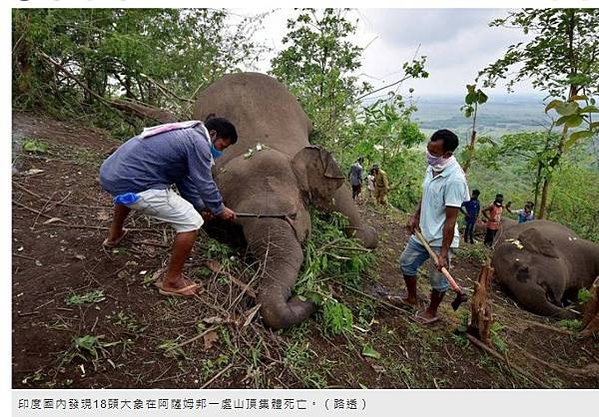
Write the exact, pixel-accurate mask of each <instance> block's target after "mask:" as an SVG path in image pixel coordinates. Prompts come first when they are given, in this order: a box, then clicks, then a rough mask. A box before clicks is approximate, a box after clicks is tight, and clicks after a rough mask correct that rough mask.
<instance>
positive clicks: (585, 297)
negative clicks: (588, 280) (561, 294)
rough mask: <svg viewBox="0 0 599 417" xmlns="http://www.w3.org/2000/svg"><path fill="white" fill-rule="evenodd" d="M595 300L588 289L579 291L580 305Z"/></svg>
mask: <svg viewBox="0 0 599 417" xmlns="http://www.w3.org/2000/svg"><path fill="white" fill-rule="evenodd" d="M592 298H593V294H592V293H591V292H590V291H589V290H587V289H586V288H581V289H579V290H578V294H577V299H578V301H579V302H580V303H582V304H585V303H587V302H588V301H590V300H591V299H592Z"/></svg>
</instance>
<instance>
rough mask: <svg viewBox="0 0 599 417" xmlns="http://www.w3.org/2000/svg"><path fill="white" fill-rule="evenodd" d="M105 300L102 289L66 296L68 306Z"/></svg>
mask: <svg viewBox="0 0 599 417" xmlns="http://www.w3.org/2000/svg"><path fill="white" fill-rule="evenodd" d="M104 300H106V297H105V296H104V291H103V290H94V291H91V292H88V293H85V294H81V295H78V294H72V295H70V296H68V297H67V299H66V303H67V305H68V306H79V305H82V304H92V303H99V302H102V301H104Z"/></svg>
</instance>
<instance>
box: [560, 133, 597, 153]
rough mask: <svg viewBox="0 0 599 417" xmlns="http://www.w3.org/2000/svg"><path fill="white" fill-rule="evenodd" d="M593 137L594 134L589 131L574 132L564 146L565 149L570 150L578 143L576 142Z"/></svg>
mask: <svg viewBox="0 0 599 417" xmlns="http://www.w3.org/2000/svg"><path fill="white" fill-rule="evenodd" d="M592 136H593V132H591V131H589V130H581V131H579V132H574V133H572V134H571V135H570V137H569V138H568V140H567V141H566V143H565V144H564V148H565V149H566V150H568V149H570V147H572V145H574V144H575V143H576V141H578V140H580V139H585V138H590V137H592Z"/></svg>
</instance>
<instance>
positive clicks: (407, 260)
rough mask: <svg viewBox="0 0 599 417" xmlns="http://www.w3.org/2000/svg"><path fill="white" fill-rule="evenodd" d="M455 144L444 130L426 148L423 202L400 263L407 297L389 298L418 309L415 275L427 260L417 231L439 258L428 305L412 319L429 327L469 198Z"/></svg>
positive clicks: (443, 289)
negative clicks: (461, 217)
mask: <svg viewBox="0 0 599 417" xmlns="http://www.w3.org/2000/svg"><path fill="white" fill-rule="evenodd" d="M458 144H459V140H458V137H457V136H456V135H455V134H454V133H453V132H451V131H449V130H446V129H443V130H438V131H437V132H435V133H433V135H432V136H431V138H430V141H429V143H428V144H427V151H426V155H427V161H428V165H429V166H428V168H427V170H426V175H425V178H424V182H423V185H422V198H421V200H420V203H418V208H417V209H416V213H414V215H413V216H412V217H411V219H410V224H409V228H410V232H411V233H412V235H411V236H410V239H409V241H408V244H407V246H406V248H405V250H404V251H403V253H402V254H401V257H400V260H399V263H400V269H401V272H402V274H403V277H404V281H405V283H406V288H407V294H406V295H403V296H392V297H389V300H390V301H391V302H395V303H400V304H404V305H408V306H412V307H417V306H418V290H417V283H416V273H417V270H418V268H420V266H421V265H422V264H423V263H424V262H425V261H426V260H427V259H429V257H430V255H429V253H428V251H427V248H426V247H425V244H426V243H425V244H423V243H421V242H420V240H419V239H418V238H417V236H416V235H415V232H416V231H419V232H421V234H422V235H421V236H422V237H423V238H424V239H426V242H427V243H428V244H429V245H430V247H431V248H432V250H433V251H434V252H435V253H436V254H437V255H438V256H437V258H438V262H437V265H436V268H434V267H433V268H432V270H431V271H429V281H430V284H431V287H432V292H431V298H430V304H429V306H428V308H427V309H426V310H425V311H423V312H417V313H416V314H415V315H414V317H413V319H414V320H415V321H417V322H418V323H421V324H432V323H434V322H436V321H438V320H439V318H438V316H437V309H438V307H439V304H440V303H441V301H442V300H443V296H444V295H445V292H446V291H447V289H448V288H449V284H448V282H447V279H446V278H445V276H444V275H443V273H442V272H441V270H442V269H443V268H449V265H450V261H451V258H452V256H453V250H454V249H456V248H457V247H458V246H459V243H460V235H459V231H458V227H457V224H456V220H457V217H458V213H459V212H460V207H461V206H462V203H463V202H464V201H467V200H468V199H469V198H470V195H469V191H468V184H467V182H466V177H465V175H464V171H462V168H461V167H460V165H459V163H458V161H457V160H456V158H455V156H453V153H454V151H455V150H456V148H457V147H458Z"/></svg>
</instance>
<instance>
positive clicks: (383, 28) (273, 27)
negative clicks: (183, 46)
mask: <svg viewBox="0 0 599 417" xmlns="http://www.w3.org/2000/svg"><path fill="white" fill-rule="evenodd" d="M246 13H247V12H246ZM252 13H255V11H252ZM297 13H298V12H297V11H293V10H289V9H281V10H277V11H276V12H274V13H273V14H272V15H270V16H268V17H267V18H266V19H265V21H264V29H263V30H262V31H260V32H259V33H258V34H257V35H256V37H257V38H258V39H260V40H263V41H264V40H265V41H266V43H267V44H268V45H269V46H270V47H272V48H274V53H276V52H277V51H280V50H281V49H283V48H284V46H283V44H282V43H281V39H282V37H283V36H284V35H285V33H286V32H287V29H286V21H287V19H288V18H289V17H293V16H297ZM352 13H353V14H352V15H351V16H355V17H357V18H359V23H358V31H357V32H358V33H357V34H356V37H355V38H354V41H355V43H356V44H357V45H360V46H362V47H366V50H365V51H364V53H363V56H362V69H361V70H360V71H359V74H360V76H361V78H362V79H363V80H365V81H368V82H370V83H371V84H373V85H375V86H376V87H379V86H383V85H385V84H390V83H392V82H394V81H397V80H398V79H399V78H401V76H402V75H403V71H402V65H403V63H404V62H406V61H408V60H410V59H411V58H412V57H413V56H414V54H415V53H416V51H417V50H418V52H417V54H418V56H420V55H425V56H427V64H426V70H427V71H428V72H429V73H430V76H429V78H428V79H425V80H414V81H408V82H406V83H404V84H403V85H402V87H401V91H403V92H407V90H408V88H410V87H413V88H415V92H414V94H415V95H416V96H429V95H445V94H460V95H461V94H463V93H464V92H465V90H466V87H465V85H466V84H467V83H472V82H473V80H474V78H475V77H476V75H477V72H478V70H480V69H481V68H483V67H484V66H485V65H487V64H489V63H491V62H493V61H494V60H496V59H497V58H499V57H501V56H502V55H503V53H504V52H505V50H506V49H507V47H508V46H509V45H511V44H513V43H516V42H519V41H522V40H526V38H525V35H523V34H522V32H521V31H520V30H518V29H509V28H498V27H489V26H488V23H489V22H490V21H491V20H493V19H494V18H497V17H504V16H506V15H507V10H506V9H358V10H356V11H355V12H352ZM418 45H420V48H419V49H418ZM270 57H272V55H271V56H269V57H268V59H265V60H264V61H263V62H262V63H261V65H260V70H261V71H264V72H265V71H267V70H268V69H269V68H270ZM487 91H488V92H489V93H491V94H504V93H505V92H506V91H505V88H503V87H501V88H497V89H495V90H487ZM532 92H533V90H532V88H531V86H530V84H529V83H522V84H519V85H518V86H517V88H516V94H518V95H520V94H525V93H526V94H528V93H532ZM383 94H384V92H383Z"/></svg>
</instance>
